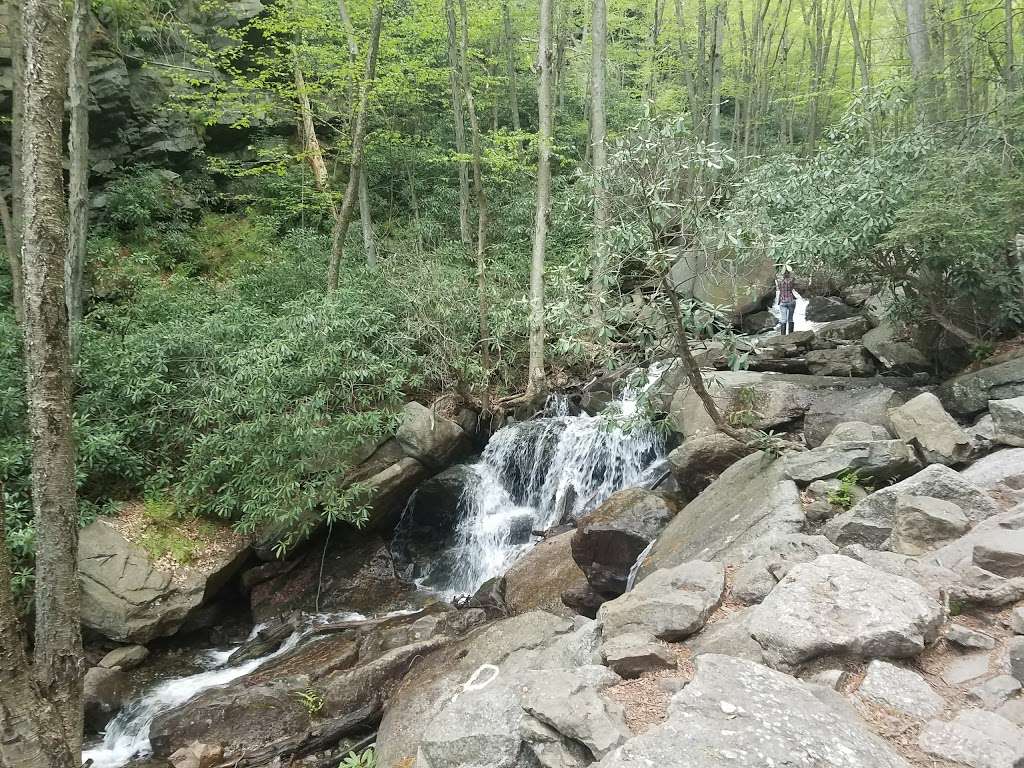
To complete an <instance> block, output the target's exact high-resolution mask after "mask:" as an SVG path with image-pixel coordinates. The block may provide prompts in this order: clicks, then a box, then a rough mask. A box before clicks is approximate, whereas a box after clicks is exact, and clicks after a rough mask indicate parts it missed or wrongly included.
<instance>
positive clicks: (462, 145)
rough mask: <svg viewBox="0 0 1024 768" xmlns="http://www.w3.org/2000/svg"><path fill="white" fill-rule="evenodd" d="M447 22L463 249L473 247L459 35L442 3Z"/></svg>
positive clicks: (449, 7)
mask: <svg viewBox="0 0 1024 768" xmlns="http://www.w3.org/2000/svg"><path fill="white" fill-rule="evenodd" d="M445 19H446V21H447V24H448V67H449V72H448V79H449V83H450V85H451V99H452V120H453V122H454V123H455V153H456V154H457V155H458V156H459V238H460V239H461V240H462V245H463V247H465V248H466V249H467V250H468V249H470V248H472V247H473V228H472V226H471V225H470V222H469V166H468V165H467V164H466V154H467V153H466V149H467V147H466V121H465V116H464V115H463V111H462V99H463V94H462V89H461V88H460V86H459V39H458V30H457V29H456V24H455V10H454V8H453V7H452V5H451V3H447V4H446V5H445Z"/></svg>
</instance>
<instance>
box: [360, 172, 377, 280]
mask: <svg viewBox="0 0 1024 768" xmlns="http://www.w3.org/2000/svg"><path fill="white" fill-rule="evenodd" d="M359 221H360V223H361V224H362V229H363V250H364V251H366V266H368V267H369V268H370V269H376V268H377V243H376V240H375V238H374V236H373V219H372V218H371V216H370V190H369V189H368V187H367V184H366V169H365V168H360V169H359Z"/></svg>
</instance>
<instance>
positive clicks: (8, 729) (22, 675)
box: [0, 203, 78, 768]
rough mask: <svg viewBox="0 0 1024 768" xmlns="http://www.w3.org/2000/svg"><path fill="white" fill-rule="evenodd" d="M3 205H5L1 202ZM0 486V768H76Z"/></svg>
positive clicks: (1, 485) (0, 484)
mask: <svg viewBox="0 0 1024 768" xmlns="http://www.w3.org/2000/svg"><path fill="white" fill-rule="evenodd" d="M5 206H6V203H5ZM3 491H4V486H3V483H0V689H2V690H3V692H4V695H3V696H0V765H2V766H4V768H75V767H76V766H77V765H78V760H76V759H75V757H76V756H73V755H72V753H71V750H70V749H68V745H67V743H66V742H65V740H64V739H63V738H61V729H62V728H61V723H60V719H59V717H58V715H57V712H56V710H55V709H54V707H53V704H52V703H51V702H49V701H47V700H46V698H44V697H43V695H42V694H41V693H40V691H39V688H38V687H37V686H36V684H35V681H34V680H33V679H32V669H31V667H30V666H29V663H28V658H26V656H25V645H24V642H23V640H22V636H21V627H20V626H19V622H18V611H17V607H16V606H15V604H14V600H13V598H12V596H11V590H10V583H11V568H10V564H9V563H8V554H7V539H6V536H5V535H4V493H3Z"/></svg>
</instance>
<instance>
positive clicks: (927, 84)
mask: <svg viewBox="0 0 1024 768" xmlns="http://www.w3.org/2000/svg"><path fill="white" fill-rule="evenodd" d="M906 5H907V50H908V51H909V53H910V72H911V74H912V75H913V77H914V82H915V85H916V94H917V103H918V109H919V110H920V111H921V114H922V115H924V116H926V117H927V118H928V119H929V120H930V119H931V115H932V110H933V107H934V104H933V103H932V99H933V95H934V92H933V89H932V82H931V78H932V67H931V45H930V42H929V39H928V17H927V7H926V5H925V1H924V0H906Z"/></svg>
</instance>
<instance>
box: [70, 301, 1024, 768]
mask: <svg viewBox="0 0 1024 768" xmlns="http://www.w3.org/2000/svg"><path fill="white" fill-rule="evenodd" d="M830 306H831V305H830ZM833 309H834V308H832V309H830V311H832V310H833ZM852 314H853V316H852V317H847V318H844V319H840V320H835V321H831V322H822V323H820V324H818V325H817V326H816V327H815V328H814V329H813V330H810V331H806V332H800V333H797V334H792V335H791V336H789V337H769V338H767V339H764V340H762V342H763V343H762V344H760V345H758V352H757V353H756V354H757V355H758V357H757V358H756V359H755V361H754V365H753V366H752V367H754V368H757V369H760V370H749V371H741V372H732V371H715V370H712V369H713V368H715V367H716V366H717V365H718V362H717V358H716V354H717V353H716V351H715V350H714V349H713V348H709V349H706V350H704V357H703V360H704V362H705V365H707V366H708V368H709V370H708V372H707V374H706V378H707V385H708V386H709V388H710V389H711V391H712V394H713V396H714V397H715V398H716V400H717V401H718V402H719V403H720V406H721V407H722V408H723V410H724V411H726V413H728V414H730V417H731V418H734V419H738V420H740V421H741V423H743V424H744V425H746V426H750V427H752V428H755V429H762V430H772V431H773V432H775V433H776V435H777V437H778V438H779V440H780V441H781V444H777V445H781V449H773V450H772V451H770V452H765V451H763V450H756V449H757V448H758V447H759V446H757V445H743V444H740V443H738V442H736V441H734V440H731V439H730V438H728V437H725V436H723V435H721V434H718V433H716V432H715V431H714V430H713V429H712V428H711V425H710V423H709V421H708V419H707V417H706V414H704V413H703V410H702V408H701V406H700V403H699V402H698V401H697V400H696V398H695V396H694V394H693V393H692V392H691V391H690V390H689V389H688V387H686V386H685V385H684V383H683V381H682V377H681V375H680V374H679V372H678V370H677V368H676V366H675V365H673V364H672V362H671V361H667V362H666V364H664V365H661V366H658V367H657V368H655V369H654V370H653V371H649V372H648V374H649V375H648V377H647V379H646V380H647V383H646V384H641V385H640V386H639V390H640V391H642V392H643V394H644V397H645V398H646V399H648V400H649V401H650V402H651V403H652V405H653V408H654V409H655V410H656V411H661V412H662V413H663V414H665V415H666V418H667V419H668V421H669V423H670V424H671V430H672V431H673V432H674V434H675V437H674V438H673V437H670V438H669V445H668V447H671V446H672V444H673V443H676V444H678V447H675V449H674V450H672V451H671V452H670V453H669V454H668V455H667V457H666V458H667V460H661V459H660V458H659V457H660V455H661V450H662V449H661V445H660V444H658V443H657V442H652V440H653V437H652V436H650V435H646V433H644V432H643V431H642V430H641V431H640V432H635V431H629V430H625V431H623V432H622V433H621V434H616V433H615V432H614V429H616V428H617V427H615V426H614V425H609V424H602V423H600V422H596V421H594V419H595V417H594V416H592V415H587V414H586V413H584V414H582V415H579V416H572V415H569V412H568V411H560V412H556V413H552V414H548V416H547V417H546V418H547V421H543V420H541V421H536V422H533V423H531V422H523V423H521V424H519V425H516V426H514V427H512V428H510V429H509V430H508V431H506V432H505V434H504V436H502V435H501V433H499V435H498V436H496V437H495V439H494V440H492V441H491V444H490V445H489V446H488V448H487V450H486V451H485V453H484V455H483V457H482V458H481V459H480V460H479V461H477V462H476V463H469V464H462V465H456V466H455V467H453V468H451V469H444V467H445V466H446V462H450V461H451V460H452V458H454V457H457V456H459V455H464V453H465V449H462V448H458V447H457V446H458V445H459V443H460V441H461V440H462V437H461V436H460V434H459V432H458V431H456V430H461V427H458V425H457V424H456V423H455V422H454V421H453V422H450V424H451V425H452V426H454V427H456V429H450V428H449V427H448V425H447V424H443V425H442V427H441V428H440V429H441V431H443V432H446V433H447V438H439V437H438V427H437V426H436V425H437V423H438V420H437V419H432V420H431V421H430V422H429V424H430V426H429V427H428V428H427V429H426V430H421V434H420V435H419V437H418V438H417V440H415V441H413V440H410V439H409V436H408V430H406V438H405V441H404V443H403V442H401V441H399V440H398V439H396V443H397V445H398V448H399V449H400V451H401V458H395V457H397V456H398V455H399V454H398V452H394V453H393V454H392V458H393V459H394V460H393V461H392V463H391V464H389V465H387V466H386V467H384V468H383V469H380V470H379V472H385V473H387V472H390V473H391V475H392V476H399V475H404V473H403V472H401V471H396V470H394V469H393V468H394V467H395V466H396V465H397V464H399V463H401V462H403V461H405V460H406V459H408V460H411V461H414V462H416V464H417V465H418V466H419V467H422V468H423V469H422V472H423V474H424V475H427V476H429V475H430V474H431V473H436V474H434V476H433V478H432V479H430V480H427V481H426V483H422V482H421V483H419V484H418V486H417V487H419V491H418V492H417V495H416V497H414V498H413V503H411V504H409V505H407V506H406V507H405V511H404V513H402V512H401V510H398V511H394V510H392V511H391V512H389V513H388V514H390V515H391V516H392V517H393V519H395V520H398V519H401V521H402V522H401V524H399V525H398V532H399V533H398V535H397V537H396V538H395V541H394V542H392V543H390V544H389V543H388V542H387V541H386V540H385V539H384V538H382V537H381V533H375V532H371V533H369V534H367V535H366V537H365V538H364V539H362V540H358V541H357V540H350V539H345V540H344V541H337V542H335V543H333V544H332V543H330V542H327V543H326V545H325V541H324V539H323V538H317V539H315V540H314V541H313V542H312V544H315V546H312V545H311V546H310V547H309V548H308V549H307V551H306V552H305V553H300V555H299V556H298V557H297V558H294V559H293V560H290V561H286V562H285V563H275V562H268V563H266V564H265V565H258V566H256V567H255V568H253V567H251V565H245V566H242V567H241V570H240V573H241V574H242V575H241V576H240V577H235V579H236V583H237V585H238V586H237V587H236V588H237V589H238V590H239V592H238V593H237V594H236V595H235V596H234V597H233V598H232V599H234V600H236V601H237V600H244V599H246V598H248V600H249V601H250V604H251V605H250V607H251V610H252V613H253V614H255V615H258V616H260V617H261V618H263V619H266V620H267V623H266V624H265V626H262V627H260V628H259V629H258V630H257V631H255V632H253V633H252V634H251V636H250V637H248V638H247V640H246V641H245V642H244V643H242V644H237V643H236V644H235V645H234V646H233V647H231V648H223V649H222V650H220V651H218V653H219V654H220V655H219V656H210V657H208V658H207V662H208V663H209V664H210V665H211V668H210V669H203V670H199V671H198V674H199V675H200V676H202V675H209V677H206V678H203V677H200V678H198V680H197V679H194V676H193V679H192V680H191V682H187V681H188V680H189V677H185V678H184V680H175V681H168V682H166V683H161V684H160V685H165V686H168V688H167V689H164V692H163V693H160V694H159V695H160V696H163V697H165V698H166V697H169V696H171V695H172V694H171V691H172V690H175V686H177V690H179V691H183V690H185V689H187V687H188V686H192V685H195V684H196V683H197V682H198V683H200V684H201V685H200V686H198V687H196V688H195V689H193V690H192V691H191V693H190V694H189V695H188V696H187V697H183V698H182V700H181V701H180V702H179V701H175V702H174V705H173V706H168V707H160V708H159V709H160V711H159V712H155V713H154V715H153V717H152V718H151V720H150V722H149V730H148V734H147V738H148V740H149V748H150V749H151V751H152V754H153V759H155V760H157V761H167V760H169V761H170V762H171V763H173V764H175V765H185V764H188V765H192V764H197V765H198V764H200V763H202V764H204V765H210V766H212V765H227V764H229V763H230V764H232V765H271V764H278V763H279V764H288V763H289V762H290V761H295V763H297V764H298V763H304V764H305V763H308V764H310V765H325V766H326V765H336V764H337V762H338V761H339V759H340V757H341V754H342V753H343V752H344V751H345V750H346V749H347V748H348V747H349V746H351V745H352V744H356V743H358V742H360V741H365V740H366V739H370V738H372V739H374V740H375V741H376V743H377V747H378V753H377V756H378V766H387V768H397V767H399V766H401V768H412V767H413V766H416V768H432V767H433V768H439V766H445V768H451V767H452V766H462V767H463V768H476V767H478V766H484V765H486V766H505V767H507V768H520V767H522V768H536V766H538V765H539V766H548V767H551V768H563V767H575V766H591V765H598V766H602V767H603V768H606V767H610V766H616V767H619V766H633V765H636V766H649V765H658V766H668V767H671V766H675V765H678V766H686V767H687V768H693V767H694V766H705V765H706V766H722V765H741V766H743V765H746V766H763V765H771V764H776V765H794V766H808V768H810V767H811V766H821V765H830V766H833V765H834V766H908V765H916V766H935V765H938V766H958V765H962V766H972V767H973V768H990V767H991V768H1003V767H1004V766H1005V768H1011V767H1012V766H1017V765H1020V764H1024V730H1022V726H1024V699H1022V698H1021V696H1020V690H1021V682H1022V680H1024V603H1022V600H1024V540H1021V538H1020V536H1019V534H1020V532H1021V531H1024V506H1022V502H1024V455H1022V452H1024V400H1022V396H1024V357H1014V356H1013V355H1008V356H1006V357H1005V358H1003V359H996V360H994V361H992V364H991V365H989V366H988V367H985V368H981V369H979V370H976V371H972V372H970V373H968V374H964V375H962V376H959V377H956V378H954V379H952V380H949V381H946V382H934V381H931V380H929V379H928V378H927V377H926V376H924V375H922V373H923V368H922V367H921V366H920V365H919V364H920V360H918V359H911V358H912V356H911V355H910V353H909V352H908V351H907V349H905V348H903V347H899V346H898V345H899V344H908V342H905V341H902V340H900V339H898V338H896V337H892V340H891V344H892V345H897V346H895V347H878V346H874V347H872V346H871V345H873V344H874V343H875V341H877V338H876V339H874V340H872V339H871V338H869V335H870V334H872V333H873V332H874V331H877V328H874V329H873V328H872V327H871V326H872V323H871V322H870V321H869V319H868V318H867V317H866V316H861V315H858V314H857V313H856V312H853V313H852ZM887 333H888V331H887ZM858 334H859V335H858ZM875 336H876V337H877V336H878V334H877V333H875ZM862 337H863V338H862ZM851 348H852V349H853V350H854V351H855V352H856V355H854V354H853V352H851ZM813 352H830V353H834V354H830V355H814V354H811V353H813ZM883 353H884V354H883ZM897 353H899V354H900V355H902V357H900V358H899V359H900V360H901V361H902V362H896V361H897V356H898V355H897ZM857 356H860V357H857ZM855 357H856V359H863V360H869V361H870V366H853V367H849V369H848V370H846V373H845V374H844V375H842V376H833V375H816V374H810V373H791V372H785V371H787V370H788V371H792V370H794V369H800V368H805V367H807V366H811V365H814V366H817V365H819V363H820V361H821V360H824V359H828V360H831V361H832V362H835V361H839V362H840V363H841V364H842V365H846V362H843V361H850V360H853V359H854V358H855ZM832 362H830V363H829V364H830V365H831V364H832ZM837 364H839V363H837ZM844 370H845V369H844ZM868 370H870V371H871V373H870V374H867V373H866V371H868ZM879 372H882V373H884V375H878V374H879ZM640 381H643V379H640ZM604 386H606V384H605V383H603V382H601V381H598V382H595V384H594V385H592V386H591V387H590V388H589V389H588V391H586V392H584V393H583V399H582V402H583V404H584V405H585V406H586V407H589V408H592V409H593V410H594V411H596V410H598V409H599V408H600V407H601V405H600V404H603V403H607V402H608V400H609V398H608V397H607V396H605V395H604V394H603V393H602V387H604ZM609 389H611V387H609ZM619 391H621V385H619ZM617 407H618V408H619V409H620V414H621V409H622V406H621V405H620V406H617ZM627 410H628V408H627ZM412 411H413V412H414V414H413V415H415V412H416V409H415V408H413V409H412ZM424 423H427V422H424ZM659 434H662V433H659ZM400 436H401V435H400ZM610 436H611V437H610ZM432 442H433V444H434V448H435V450H436V451H437V454H436V455H437V456H443V457H444V458H434V459H430V458H427V456H428V454H426V453H421V455H420V457H419V458H415V457H414V456H413V455H412V453H413V451H414V449H417V450H422V449H423V448H424V446H428V445H431V444H432ZM410 446H412V447H410ZM438 446H441V447H438ZM445 446H447V447H445ZM380 450H381V449H380V448H378V449H377V451H376V453H377V455H378V457H379V455H380ZM371 455H372V454H371ZM659 461H661V463H660V464H659ZM407 466H408V464H407ZM659 466H662V467H664V468H665V469H664V470H663V471H659V470H658V469H656V468H657V467H659ZM379 472H378V474H379ZM481 479H483V480H486V481H487V482H489V483H491V485H490V487H489V488H488V487H485V484H484V483H481ZM563 481H565V482H563ZM655 485H657V488H654V487H653V486H655ZM644 486H646V487H644ZM410 492H411V491H410ZM400 496H401V494H395V497H396V498H398V497H400ZM384 506H385V505H382V509H383V507H384ZM559 523H561V524H564V527H562V528H558V527H557V524H559ZM549 526H556V527H555V528H553V529H552V530H550V531H549V532H548V533H547V534H546V535H545V536H544V537H543V538H541V537H538V536H537V535H535V529H538V528H542V527H549ZM377 530H378V531H382V532H383V531H386V530H387V526H386V525H385V526H381V527H380V528H378V529H377ZM321 570H322V571H323V576H322V577H321V575H320V574H321ZM459 579H462V580H463V581H459ZM485 580H486V583H484V585H483V586H482V587H481V588H480V590H478V591H477V593H476V594H475V595H474V596H473V598H472V599H469V600H467V601H459V605H460V607H459V608H456V607H454V606H453V605H452V604H450V603H449V602H448V601H447V600H446V599H445V598H450V597H451V596H452V595H453V594H454V593H455V592H457V591H461V592H468V591H469V589H468V588H467V587H469V586H470V585H472V586H477V585H478V584H479V583H480V582H482V581H485ZM417 582H418V586H419V588H418V589H417ZM311 585H317V586H318V587H319V595H317V594H315V592H314V593H311V590H310V587H311ZM453 585H457V587H455V586H453ZM261 587H262V593H261V592H260V591H259V589H260V588H261ZM424 588H427V589H424ZM428 590H432V591H428ZM246 591H248V592H247V595H246ZM257 595H261V596H259V597H257ZM412 596H415V597H416V599H417V600H418V603H414V602H410V598H411V597H412ZM360 599H364V600H365V603H369V604H372V605H373V606H374V607H375V608H376V610H375V611H374V613H377V614H385V613H386V611H388V610H392V611H394V610H395V609H403V612H401V613H394V614H392V615H377V616H368V618H357V617H352V616H348V617H346V616H344V615H335V616H333V617H324V616H320V617H317V616H316V609H317V608H319V609H320V610H321V611H322V610H325V609H324V607H323V606H324V605H327V606H329V607H328V608H327V609H326V610H329V611H341V610H345V609H349V610H351V609H352V605H353V604H355V603H356V602H358V601H359V600H360ZM198 605H199V608H200V609H203V608H204V602H203V601H202V600H200V601H199V603H198ZM298 609H304V610H305V613H304V614H297V613H289V612H290V611H295V610H298ZM190 610H195V609H190ZM260 611H263V612H262V613H261V612H260ZM229 654H238V655H236V656H234V657H232V656H230V655H229ZM232 658H233V659H234V660H233V661H231V659H232ZM218 675H223V676H224V677H223V678H220V677H218ZM208 682H209V683H211V685H209V686H207V685H206V683H208ZM156 690H157V689H152V690H151V693H153V692H155V691H156ZM175 695H177V694H175ZM139 701H140V699H135V703H129V704H128V706H127V708H126V709H124V710H122V711H121V713H120V714H118V715H117V718H115V720H114V725H112V726H108V729H107V741H108V742H110V741H111V738H110V735H111V733H116V732H117V728H120V727H121V726H122V725H123V724H124V723H125V721H126V720H128V719H130V717H131V712H132V711H135V712H138V711H139V710H138V709H135V710H133V707H137V705H138V703H139ZM119 722H120V723H121V725H117V724H118V723H119ZM122 733H127V730H125V729H122ZM114 741H116V739H115V740H114ZM124 743H125V744H130V743H131V742H130V741H124ZM108 747H109V744H108ZM106 748H107V747H104V749H106ZM179 750H184V751H179ZM128 751H130V750H125V752H124V753H123V755H122V757H118V758H112V759H111V760H110V761H109V762H108V763H107V764H108V765H120V764H124V761H126V760H128V759H129V757H130V756H129V755H127V752H128ZM145 751H146V750H141V752H143V753H144V752H145ZM93 754H96V755H97V756H98V755H99V753H90V756H91V755H93ZM106 754H107V756H109V755H110V752H109V750H108V753H106ZM135 754H136V755H137V754H139V750H136V753H135ZM200 757H202V760H200ZM187 760H194V761H196V762H194V763H192V762H186V761H187ZM275 761H276V762H275ZM97 762H98V763H99V764H101V765H102V764H103V763H102V761H100V760H97Z"/></svg>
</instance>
